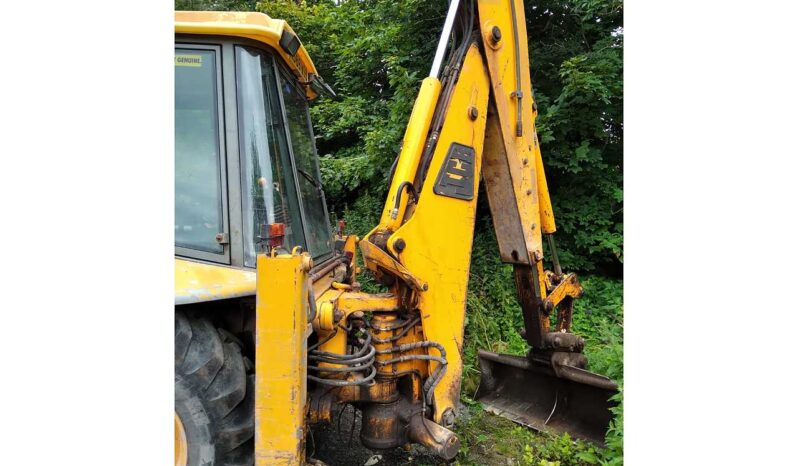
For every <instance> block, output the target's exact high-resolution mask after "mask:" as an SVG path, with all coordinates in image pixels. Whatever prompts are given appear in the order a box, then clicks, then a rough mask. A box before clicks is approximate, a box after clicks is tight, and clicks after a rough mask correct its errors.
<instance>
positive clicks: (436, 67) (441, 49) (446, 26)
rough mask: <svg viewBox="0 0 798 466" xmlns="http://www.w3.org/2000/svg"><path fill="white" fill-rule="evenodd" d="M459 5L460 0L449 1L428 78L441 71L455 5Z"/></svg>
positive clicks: (455, 14) (452, 23)
mask: <svg viewBox="0 0 798 466" xmlns="http://www.w3.org/2000/svg"><path fill="white" fill-rule="evenodd" d="M459 6H460V0H452V1H451V3H449V12H448V13H446V21H445V22H444V23H443V31H442V32H441V38H440V39H439V40H438V49H437V50H435V59H433V60H432V68H431V69H430V71H429V77H430V78H436V79H437V78H438V74H439V73H440V71H441V64H442V63H443V55H444V53H445V52H446V44H447V43H448V42H449V35H450V34H451V33H452V25H454V17H455V16H457V7H459Z"/></svg>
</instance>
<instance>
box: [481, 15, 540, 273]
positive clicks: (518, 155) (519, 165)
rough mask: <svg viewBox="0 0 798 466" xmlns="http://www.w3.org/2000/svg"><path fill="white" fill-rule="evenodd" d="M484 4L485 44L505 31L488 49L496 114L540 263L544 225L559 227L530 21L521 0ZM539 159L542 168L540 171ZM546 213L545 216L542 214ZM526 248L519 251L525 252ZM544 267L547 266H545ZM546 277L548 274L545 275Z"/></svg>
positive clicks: (522, 213)
mask: <svg viewBox="0 0 798 466" xmlns="http://www.w3.org/2000/svg"><path fill="white" fill-rule="evenodd" d="M510 1H514V2H515V10H516V13H517V16H518V17H517V24H518V37H519V44H518V48H519V59H520V63H518V66H520V68H521V73H520V76H521V82H520V86H519V83H517V82H516V70H517V64H516V60H515V47H516V44H515V40H514V35H513V29H514V28H513V17H512V10H511V8H509V2H510ZM477 4H478V8H479V18H480V22H481V24H480V28H481V30H482V34H483V42H484V43H485V44H490V43H491V42H492V41H491V39H490V37H487V36H488V35H490V34H491V30H492V29H493V27H494V26H495V27H498V28H499V29H500V30H501V31H502V39H501V42H500V43H501V44H502V46H501V47H498V48H494V47H485V59H486V62H487V64H488V70H489V72H490V76H491V85H492V87H493V91H494V96H495V99H494V101H495V103H496V112H497V114H498V118H499V122H500V127H501V133H502V141H503V145H504V151H505V152H506V157H507V161H508V166H509V168H510V176H511V178H512V186H513V188H514V190H515V195H516V199H518V200H523V201H519V202H517V203H516V205H517V208H518V214H519V217H520V221H521V224H522V225H523V228H524V230H523V234H524V240H525V242H526V247H527V251H529V253H530V263H535V262H537V261H538V259H536V258H535V257H534V256H535V254H536V253H537V255H538V257H540V258H542V257H543V242H542V235H541V228H543V229H544V230H552V231H553V229H554V216H553V214H552V213H551V212H552V209H551V201H550V200H549V195H548V190H547V188H546V186H545V175H544V174H543V170H542V167H543V164H542V161H541V162H540V163H539V162H538V159H539V158H540V148H539V144H538V140H537V136H536V135H535V124H534V113H533V110H532V102H533V94H532V81H531V78H530V76H529V52H528V47H527V41H526V38H527V35H526V22H525V20H524V5H523V1H521V0H480V1H479V2H477ZM519 87H520V89H521V92H522V95H523V98H522V99H521V114H522V123H523V125H522V126H523V135H522V136H521V137H517V136H516V134H515V124H516V118H517V116H516V115H517V110H516V108H517V107H516V106H517V105H518V99H516V98H515V97H513V96H512V94H513V92H514V91H515V90H516V89H518V88H519ZM538 163H539V165H540V170H538V169H537V167H538ZM542 212H545V215H541V213H542ZM543 219H545V225H543V224H542V222H543V221H544V220H543ZM521 252H522V251H519V253H521ZM541 271H542V269H541ZM541 275H542V274H541Z"/></svg>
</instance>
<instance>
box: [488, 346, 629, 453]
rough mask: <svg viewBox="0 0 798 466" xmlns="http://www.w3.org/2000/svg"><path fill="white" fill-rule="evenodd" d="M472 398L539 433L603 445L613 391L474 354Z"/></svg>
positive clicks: (572, 373) (600, 380) (524, 362)
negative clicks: (477, 371)
mask: <svg viewBox="0 0 798 466" xmlns="http://www.w3.org/2000/svg"><path fill="white" fill-rule="evenodd" d="M479 364H480V366H481V369H482V380H481V382H480V384H479V389H478V390H477V394H476V399H477V400H478V401H480V402H481V403H482V405H483V406H484V408H485V410H487V411H488V412H491V413H494V414H498V415H500V416H502V417H505V418H507V419H510V420H511V421H513V422H517V423H519V424H523V425H525V426H528V427H531V428H533V429H535V430H538V431H550V432H556V433H561V432H568V433H569V434H570V435H571V436H572V437H574V438H578V439H582V440H588V441H591V442H593V443H596V444H599V445H603V444H604V436H605V434H606V432H607V427H608V426H609V423H610V420H612V413H611V412H610V408H611V407H613V406H614V405H615V402H614V401H611V400H610V397H612V396H613V395H614V394H615V393H616V392H617V390H618V386H617V385H616V384H615V383H614V382H613V381H612V380H610V379H608V378H607V377H604V376H601V375H597V374H594V373H592V372H589V371H586V370H583V369H579V368H576V367H572V366H560V367H559V368H558V370H557V373H555V371H554V369H553V368H552V366H551V364H549V363H547V362H545V361H543V360H536V359H534V358H527V357H523V356H510V355H506V354H497V353H492V352H489V351H481V350H480V351H479Z"/></svg>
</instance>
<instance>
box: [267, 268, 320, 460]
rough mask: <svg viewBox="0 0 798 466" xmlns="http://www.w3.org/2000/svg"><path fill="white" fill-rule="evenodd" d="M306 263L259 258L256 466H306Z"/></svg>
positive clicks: (307, 286) (307, 289)
mask: <svg viewBox="0 0 798 466" xmlns="http://www.w3.org/2000/svg"><path fill="white" fill-rule="evenodd" d="M309 259H310V258H309V256H307V253H304V254H302V255H299V254H297V255H290V254H284V255H279V256H274V257H270V256H266V255H264V254H259V255H258V259H257V267H258V282H257V304H256V327H255V328H256V334H255V342H256V345H255V465H256V466H267V465H269V466H274V465H276V466H300V465H302V464H304V460H305V444H304V442H305V434H306V432H305V403H306V399H307V348H308V346H307V338H308V336H309V335H310V331H311V327H310V326H309V325H308V302H307V296H308V292H309V290H310V281H309V279H308V271H309V270H310V265H309V264H310V261H309Z"/></svg>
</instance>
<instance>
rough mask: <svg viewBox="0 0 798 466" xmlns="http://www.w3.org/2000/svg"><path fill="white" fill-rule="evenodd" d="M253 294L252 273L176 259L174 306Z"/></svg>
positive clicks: (253, 282) (251, 271) (253, 281)
mask: <svg viewBox="0 0 798 466" xmlns="http://www.w3.org/2000/svg"><path fill="white" fill-rule="evenodd" d="M254 294H255V271H253V270H244V269H236V268H233V267H226V266H222V265H214V264H205V263H202V262H195V261H192V260H186V259H180V258H175V304H191V303H199V302H204V301H215V300H217V299H228V298H240V297H243V296H253V295H254Z"/></svg>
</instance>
